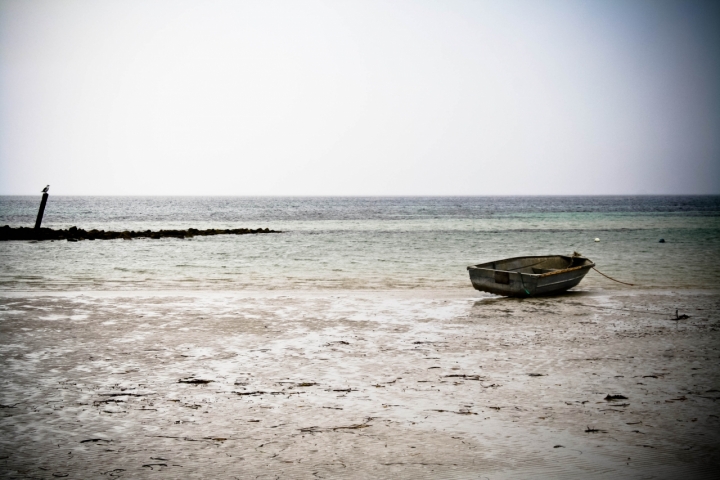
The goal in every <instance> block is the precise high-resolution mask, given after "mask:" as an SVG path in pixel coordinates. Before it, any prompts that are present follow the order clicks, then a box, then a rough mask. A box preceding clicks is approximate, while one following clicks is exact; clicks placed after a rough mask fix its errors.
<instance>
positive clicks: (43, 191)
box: [42, 185, 50, 193]
mask: <svg viewBox="0 0 720 480" xmlns="http://www.w3.org/2000/svg"><path fill="white" fill-rule="evenodd" d="M48 190H50V185H48V186H47V187H45V188H43V189H42V193H47V192H48Z"/></svg>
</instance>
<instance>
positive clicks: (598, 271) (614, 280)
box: [592, 267, 637, 287]
mask: <svg viewBox="0 0 720 480" xmlns="http://www.w3.org/2000/svg"><path fill="white" fill-rule="evenodd" d="M592 269H593V270H595V271H596V272H597V273H599V274H600V275H602V276H603V277H605V278H609V279H610V280H612V281H613V282H618V283H622V284H623V285H630V286H631V287H635V286H637V284H635V283H627V282H621V281H620V280H616V279H614V278H612V277H610V276H608V275H605V274H604V273H602V272H601V271H600V270H598V269H597V268H595V267H592Z"/></svg>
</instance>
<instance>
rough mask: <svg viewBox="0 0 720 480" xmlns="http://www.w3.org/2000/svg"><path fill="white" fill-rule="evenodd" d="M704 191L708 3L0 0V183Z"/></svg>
mask: <svg viewBox="0 0 720 480" xmlns="http://www.w3.org/2000/svg"><path fill="white" fill-rule="evenodd" d="M48 183H49V184H51V185H52V187H51V193H54V194H66V195H80V194H108V195H497V194H504V195H523V194H528V195H530V194H532V195H538V194H540V195H542V194H588V195H589V194H663V193H698V194H701V193H716V194H717V193H720V2H693V1H662V0H647V1H632V0H623V1H612V0H601V1H569V0H564V1H550V0H548V1H542V0H531V1H508V0H503V1H452V0H440V1H381V2H373V1H367V0H363V1H342V0H334V1H299V0H295V1H269V0H263V1H239V0H234V1H212V0H198V1H180V0H172V1H152V0H142V1H132V0H122V1H102V0H89V1H82V0H80V1H64V0H50V1H33V0H22V1H3V0H0V194H38V193H39V191H40V189H41V188H42V187H44V186H45V184H48Z"/></svg>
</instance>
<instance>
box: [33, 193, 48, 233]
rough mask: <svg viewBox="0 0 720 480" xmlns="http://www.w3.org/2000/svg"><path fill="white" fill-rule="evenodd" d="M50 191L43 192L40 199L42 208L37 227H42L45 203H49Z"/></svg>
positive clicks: (36, 223) (36, 222)
mask: <svg viewBox="0 0 720 480" xmlns="http://www.w3.org/2000/svg"><path fill="white" fill-rule="evenodd" d="M47 198H48V193H47V192H43V196H42V200H41V201H40V210H38V216H37V220H35V229H38V228H40V224H41V223H42V217H43V213H45V204H46V203H47Z"/></svg>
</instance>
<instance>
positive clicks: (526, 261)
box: [467, 254, 595, 297]
mask: <svg viewBox="0 0 720 480" xmlns="http://www.w3.org/2000/svg"><path fill="white" fill-rule="evenodd" d="M594 266H595V264H594V263H593V262H591V261H590V260H588V259H587V258H585V257H583V256H580V255H577V254H576V255H573V256H566V255H544V256H535V257H515V258H506V259H505V260H496V261H494V262H487V263H481V264H479V265H472V266H470V267H467V269H468V271H469V272H470V281H471V282H472V284H473V287H475V289H476V290H480V291H483V292H489V293H495V294H497V295H505V296H508V297H530V296H536V295H547V294H552V293H559V292H564V291H565V290H567V289H569V288H572V287H574V286H575V285H577V284H578V283H580V280H582V279H583V277H584V276H585V274H586V273H587V272H588V271H589V270H590V269H591V268H593V267H594Z"/></svg>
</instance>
